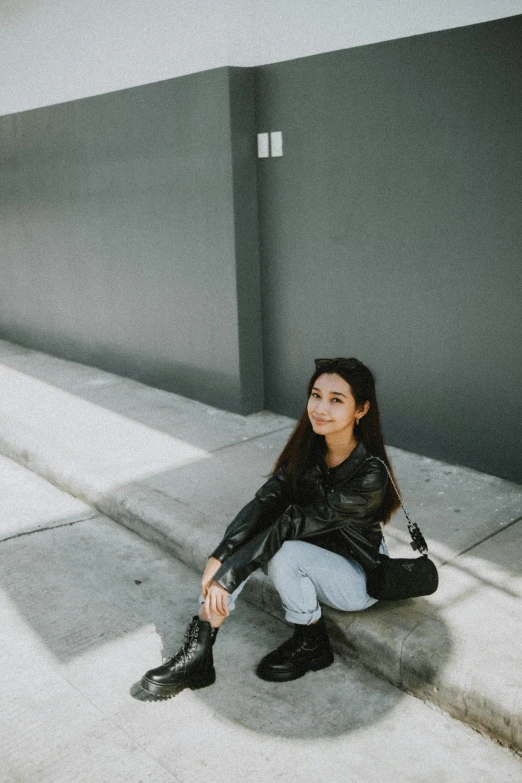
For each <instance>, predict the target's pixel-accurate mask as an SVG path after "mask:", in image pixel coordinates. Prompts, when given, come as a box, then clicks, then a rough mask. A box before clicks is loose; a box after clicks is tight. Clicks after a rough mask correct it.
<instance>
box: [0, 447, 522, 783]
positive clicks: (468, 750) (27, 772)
mask: <svg viewBox="0 0 522 783" xmlns="http://www.w3.org/2000/svg"><path fill="white" fill-rule="evenodd" d="M0 486H2V489H3V491H2V494H1V495H0V532H1V533H2V534H6V533H9V538H8V540H5V539H4V540H3V541H0V660H1V661H2V670H3V675H4V682H5V686H4V688H3V691H2V697H1V704H2V709H1V710H0V757H1V760H2V761H1V768H0V780H1V782H2V783H100V781H102V782H103V783H105V781H107V783H118V781H120V782H121V783H146V781H147V782H148V783H188V782H189V781H190V782H192V781H194V780H202V781H206V780H209V781H210V780H214V779H216V777H218V778H223V777H225V778H226V781H227V783H269V782H270V783H271V781H275V780H284V781H289V782H292V781H297V780H298V781H299V782H300V783H317V781H323V780H328V781H329V783H346V781H347V780H349V781H359V782H361V783H362V781H364V783H380V781H382V780H383V779H387V780H388V779H389V780H393V781H395V780H396V781H400V783H434V782H435V781H436V782H437V783H446V782H447V783H455V782H457V783H477V781H480V783H497V781H500V780H501V781H502V783H508V782H509V783H519V781H520V774H521V761H520V757H519V756H517V755H515V754H514V753H512V752H511V751H509V750H508V749H507V748H504V747H499V746H498V745H497V744H496V743H495V742H493V741H491V740H490V739H489V738H487V737H483V736H481V735H479V734H478V733H477V732H475V731H472V730H471V729H470V728H469V727H468V726H464V725H463V724H462V723H459V722H458V721H456V720H454V719H453V718H451V717H450V716H449V715H447V714H445V713H444V712H442V711H441V710H438V709H432V708H431V707H430V706H429V705H427V704H424V703H423V702H421V701H420V700H419V699H415V698H413V697H412V696H409V695H407V694H405V693H403V692H402V691H400V690H399V689H398V688H394V687H393V686H392V685H390V684H389V683H387V682H384V681H383V680H382V679H379V678H377V677H376V676H375V675H374V674H372V673H371V672H369V671H368V670H367V669H366V668H365V667H364V666H361V665H359V664H358V663H357V662H354V661H346V659H343V658H341V657H337V659H336V661H335V662H334V664H333V665H332V666H330V667H329V668H328V669H326V670H325V671H320V672H314V673H310V674H308V675H307V676H306V677H303V678H301V679H299V680H297V681H295V682H290V683H284V684H283V685H281V684H278V683H271V682H265V681H263V680H260V679H259V678H258V677H256V675H255V666H256V664H257V662H258V660H259V658H260V656H262V655H264V654H265V653H266V652H268V651H269V650H271V649H273V648H274V647H276V646H277V645H278V644H280V643H281V641H282V640H283V639H284V638H285V637H287V636H288V628H287V627H286V626H284V625H283V624H282V623H281V622H279V621H278V620H276V619H275V618H273V617H271V616H270V615H269V614H267V613H266V612H263V611H261V610H260V609H257V608H256V607H254V606H249V605H248V604H246V603H245V602H243V601H241V600H240V601H239V602H238V607H237V611H236V612H235V613H234V616H233V617H232V618H231V619H230V621H229V622H228V623H227V625H226V626H225V628H223V630H222V631H221V632H220V634H219V637H218V642H217V644H216V645H215V647H214V660H215V666H216V673H217V677H216V682H215V684H214V685H212V687H209V688H203V689H201V690H198V691H188V690H185V691H183V693H181V694H179V695H178V696H177V697H176V698H174V699H170V700H169V701H157V700H155V699H154V698H153V697H151V696H150V694H148V693H146V692H145V691H144V690H143V689H142V688H141V686H140V684H139V680H140V678H141V675H142V674H143V672H144V671H146V670H147V669H148V668H150V667H151V666H155V665H157V664H159V663H160V661H161V652H162V651H163V654H164V656H165V657H166V658H168V657H170V656H171V655H172V654H173V653H174V652H175V651H176V650H178V649H179V645H180V642H181V639H182V637H183V631H184V629H185V627H186V624H187V621H188V619H189V618H190V617H192V615H193V614H194V611H196V609H197V598H196V597H197V594H198V592H199V575H198V574H196V572H195V571H194V570H193V569H191V568H188V567H187V566H185V565H183V563H180V562H179V560H177V559H176V558H173V557H171V556H169V554H168V553H167V552H164V551H161V549H159V548H158V547H157V546H156V545H154V544H151V543H149V542H148V541H144V540H143V539H142V538H140V537H139V536H137V535H135V534H134V533H132V532H131V531H129V530H127V529H126V528H124V527H123V526H122V525H118V524H117V523H115V522H113V521H112V520H110V519H107V517H105V516H103V515H102V514H99V513H96V512H94V511H93V509H92V508H90V507H89V506H88V505H87V504H85V503H82V502H81V501H79V500H77V499H76V498H73V497H72V496H71V495H69V494H67V493H64V492H62V491H60V490H59V489H57V488H56V487H54V486H53V485H51V484H49V483H48V482H46V481H45V480H44V479H42V478H41V477H40V476H36V475H35V474H34V473H31V472H30V471H28V470H26V469H25V468H23V467H22V466H21V465H18V464H17V463H15V462H13V461H12V460H10V459H8V458H7V457H2V456H0ZM6 524H7V525H8V528H9V530H6ZM17 530H19V531H20V532H21V533H22V534H20V533H19V534H17V533H16V531H17ZM22 531H23V532H22Z"/></svg>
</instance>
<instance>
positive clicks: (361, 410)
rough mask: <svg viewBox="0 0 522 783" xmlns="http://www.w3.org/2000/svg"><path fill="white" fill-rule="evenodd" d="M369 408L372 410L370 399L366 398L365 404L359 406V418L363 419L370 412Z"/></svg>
mask: <svg viewBox="0 0 522 783" xmlns="http://www.w3.org/2000/svg"><path fill="white" fill-rule="evenodd" d="M369 410H370V401H369V400H366V402H365V403H364V405H361V407H360V408H358V410H357V418H358V419H362V417H363V416H366V414H367V413H368V411H369Z"/></svg>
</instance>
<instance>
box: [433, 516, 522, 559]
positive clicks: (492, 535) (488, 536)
mask: <svg viewBox="0 0 522 783" xmlns="http://www.w3.org/2000/svg"><path fill="white" fill-rule="evenodd" d="M517 522H522V517H517V518H516V519H512V520H511V522H508V523H507V524H506V525H502V527H500V528H499V529H498V530H495V531H494V532H493V533H489V534H488V535H487V536H484V537H483V538H481V539H480V541H475V543H474V544H471V545H470V546H468V547H467V548H466V549H463V550H462V551H461V552H458V553H457V554H456V555H453V557H450V558H449V560H444V561H442V562H441V563H440V565H441V566H443V565H447V564H448V563H453V561H454V560H456V559H457V558H458V557H461V555H466V554H467V553H468V552H471V550H472V549H475V547H477V546H480V545H481V544H483V543H484V542H485V541H489V540H490V538H495V536H498V535H499V534H500V533H503V532H504V530H507V529H508V528H510V527H513V525H516V524H517Z"/></svg>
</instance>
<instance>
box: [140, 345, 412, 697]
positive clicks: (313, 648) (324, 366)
mask: <svg viewBox="0 0 522 783" xmlns="http://www.w3.org/2000/svg"><path fill="white" fill-rule="evenodd" d="M315 365H316V368H315V372H314V374H313V375H312V378H311V379H310V383H309V385H308V402H307V406H306V408H305V410H304V411H303V414H302V415H301V418H300V419H299V421H298V422H297V425H296V427H295V429H294V431H293V433H292V435H291V436H290V439H289V441H288V443H287V444H286V446H285V448H284V449H283V451H282V453H281V455H280V456H279V459H278V460H277V462H276V464H275V467H274V471H273V473H272V475H271V477H270V478H269V480H268V481H267V482H266V483H265V484H264V485H263V486H262V487H261V488H260V489H259V490H258V491H257V493H256V495H255V497H254V499H253V500H252V501H251V502H250V503H248V504H247V505H246V506H245V507H244V508H243V509H242V510H241V511H240V512H239V514H238V515H237V517H236V518H235V519H234V520H233V521H232V523H231V524H230V525H229V527H228V528H227V530H226V531H225V535H224V537H223V540H222V541H221V543H220V544H219V546H218V547H217V548H216V549H215V550H214V552H213V553H212V554H211V556H210V558H209V560H208V563H207V566H206V568H205V571H204V574H203V577H202V594H201V596H200V613H199V617H198V616H197V615H196V616H194V618H193V620H192V622H191V623H189V625H188V628H187V631H186V634H185V639H184V642H183V644H182V646H181V648H180V650H179V651H178V652H177V653H176V655H175V656H174V657H173V658H171V660H169V661H167V662H166V663H165V664H163V665H162V666H159V667H158V668H156V669H152V670H150V671H148V672H147V673H146V674H145V675H144V677H143V679H142V681H141V684H142V687H143V688H145V690H147V691H149V692H150V693H153V694H155V695H156V696H159V697H169V696H173V695H175V694H176V693H178V692H179V691H180V690H183V688H187V687H188V688H201V687H204V686H206V685H211V684H212V683H213V682H214V681H215V678H216V674H215V670H214V663H213V658H212V645H213V643H214V641H215V638H216V634H217V632H218V629H219V627H220V626H221V625H222V623H223V621H224V620H225V619H226V617H228V615H229V613H230V611H231V610H232V609H233V608H234V601H235V599H236V597H237V595H238V594H239V592H240V591H241V590H242V588H243V586H244V584H245V581H246V579H247V578H248V577H249V576H250V574H251V573H252V572H253V571H255V570H256V569H257V568H265V569H266V571H267V573H268V575H269V576H270V577H271V579H272V581H273V583H274V585H275V587H276V589H277V591H278V592H279V594H280V596H281V600H282V603H283V607H284V609H285V612H286V615H285V616H286V619H287V620H288V621H290V622H291V623H294V634H293V636H292V637H291V638H290V639H288V640H287V641H286V642H284V643H283V644H282V645H281V646H280V647H278V648H277V649H276V650H274V651H273V652H271V653H270V654H269V655H267V656H265V657H264V658H263V660H262V661H261V662H260V663H259V665H258V667H257V674H258V676H259V677H261V678H262V679H265V680H272V681H276V682H286V681H289V680H294V679H296V678H298V677H302V676H303V675H304V674H305V673H306V672H308V671H310V670H314V671H316V670H318V669H323V668H325V667H326V666H329V665H330V664H331V663H332V662H333V652H332V648H331V645H330V641H329V638H328V634H327V632H326V628H325V624H324V620H323V618H322V616H321V607H320V603H319V602H321V603H324V604H327V605H328V606H332V607H334V608H336V609H341V610H343V611H352V612H353V611H358V610H362V609H366V608H367V607H369V606H371V605H372V604H373V603H375V599H373V598H370V596H369V595H368V593H367V591H366V573H367V572H368V571H369V570H371V569H372V568H373V566H374V565H375V563H376V560H377V558H378V554H379V551H380V552H385V553H386V552H387V550H386V547H385V544H384V541H383V536H382V525H383V524H386V523H387V522H388V521H389V519H390V516H391V514H392V513H393V512H394V511H395V510H396V509H397V508H398V506H399V500H398V498H397V495H396V494H395V492H394V490H393V488H392V486H391V483H390V482H389V481H388V474H387V471H386V467H385V465H386V466H387V467H388V469H389V470H390V472H391V466H390V463H389V460H388V457H387V455H386V451H385V448H384V440H383V436H382V432H381V425H380V418H379V409H378V405H377V399H376V396H375V381H374V378H373V375H372V373H371V371H370V370H369V369H368V368H367V367H366V366H365V365H364V364H363V363H362V362H360V361H358V360H357V359H342V358H338V359H316V362H315ZM381 460H382V461H381ZM383 463H385V464H383ZM392 475H393V474H392Z"/></svg>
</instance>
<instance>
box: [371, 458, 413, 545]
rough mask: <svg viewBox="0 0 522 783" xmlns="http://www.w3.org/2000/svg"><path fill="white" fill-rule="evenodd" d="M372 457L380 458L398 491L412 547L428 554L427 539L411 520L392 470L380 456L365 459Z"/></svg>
mask: <svg viewBox="0 0 522 783" xmlns="http://www.w3.org/2000/svg"><path fill="white" fill-rule="evenodd" d="M370 459H376V460H378V461H379V462H381V463H382V464H383V465H384V467H385V468H386V473H387V474H388V478H389V479H390V481H391V483H392V485H393V488H394V490H395V493H396V495H397V497H398V498H399V503H400V504H401V506H402V510H403V511H404V513H405V515H406V519H407V520H408V531H409V534H410V536H411V544H410V546H411V548H412V549H413V550H415V549H418V550H419V552H420V553H421V554H427V553H428V545H427V543H426V539H425V538H424V536H423V535H422V533H421V530H420V528H419V526H418V525H417V524H416V523H415V522H412V521H411V519H410V517H409V514H408V512H407V511H406V508H405V506H404V503H403V502H402V497H401V494H400V492H399V490H398V489H397V485H396V484H395V481H394V480H393V476H392V474H391V473H390V471H389V469H388V465H387V464H386V463H385V461H384V460H383V459H381V458H380V457H367V459H365V460H364V461H365V462H368V460H370Z"/></svg>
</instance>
